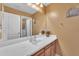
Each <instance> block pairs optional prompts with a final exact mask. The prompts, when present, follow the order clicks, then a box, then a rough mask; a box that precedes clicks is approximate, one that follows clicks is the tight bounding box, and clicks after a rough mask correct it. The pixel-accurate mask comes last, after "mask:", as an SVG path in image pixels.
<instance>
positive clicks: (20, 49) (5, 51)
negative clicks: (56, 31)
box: [0, 35, 57, 56]
mask: <svg viewBox="0 0 79 59" xmlns="http://www.w3.org/2000/svg"><path fill="white" fill-rule="evenodd" d="M36 39H38V41H39V42H37V43H35V44H34V43H31V42H30V40H25V41H22V42H19V43H17V44H12V45H8V46H4V47H0V56H30V55H32V54H34V53H35V52H37V51H39V50H40V49H42V48H43V47H45V46H46V45H48V44H49V43H51V42H53V41H55V40H56V39H57V37H56V35H51V36H50V37H43V36H42V37H40V36H38V37H36Z"/></svg>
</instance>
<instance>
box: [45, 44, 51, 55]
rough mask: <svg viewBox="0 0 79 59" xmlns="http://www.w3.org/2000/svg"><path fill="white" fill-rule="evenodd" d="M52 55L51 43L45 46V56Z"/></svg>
mask: <svg viewBox="0 0 79 59" xmlns="http://www.w3.org/2000/svg"><path fill="white" fill-rule="evenodd" d="M50 55H51V44H49V45H48V46H46V48H45V56H50Z"/></svg>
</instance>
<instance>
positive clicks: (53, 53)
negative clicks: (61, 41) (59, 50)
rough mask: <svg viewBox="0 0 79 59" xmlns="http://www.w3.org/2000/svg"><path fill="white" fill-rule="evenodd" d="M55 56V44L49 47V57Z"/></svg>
mask: <svg viewBox="0 0 79 59" xmlns="http://www.w3.org/2000/svg"><path fill="white" fill-rule="evenodd" d="M55 54H56V43H54V44H52V45H51V56H55Z"/></svg>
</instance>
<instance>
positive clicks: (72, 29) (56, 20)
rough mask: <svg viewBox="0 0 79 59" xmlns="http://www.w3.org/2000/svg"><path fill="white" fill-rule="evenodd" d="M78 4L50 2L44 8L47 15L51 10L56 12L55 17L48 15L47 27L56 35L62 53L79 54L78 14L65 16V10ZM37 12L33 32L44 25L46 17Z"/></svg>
mask: <svg viewBox="0 0 79 59" xmlns="http://www.w3.org/2000/svg"><path fill="white" fill-rule="evenodd" d="M78 5H79V4H51V5H49V6H48V7H47V8H46V11H47V14H48V15H49V13H51V12H56V14H57V17H54V16H51V17H49V19H48V28H49V29H50V31H51V33H52V34H56V35H57V36H58V39H59V44H60V47H61V49H62V53H63V55H79V47H78V45H79V16H76V17H71V18H68V17H66V12H67V10H68V9H69V8H74V7H79V6H78ZM38 14H39V13H37V14H35V18H36V20H37V22H36V25H35V26H34V28H35V31H34V33H35V32H37V33H38V32H39V31H40V30H41V29H42V28H43V27H44V21H45V18H46V17H45V18H44V17H43V15H42V14H41V15H38ZM40 16H41V17H40ZM38 23H39V24H38Z"/></svg>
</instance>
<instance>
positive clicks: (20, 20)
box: [0, 12, 32, 40]
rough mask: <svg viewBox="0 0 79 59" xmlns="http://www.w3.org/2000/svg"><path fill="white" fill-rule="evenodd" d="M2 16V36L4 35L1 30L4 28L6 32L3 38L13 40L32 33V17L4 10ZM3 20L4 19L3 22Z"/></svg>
mask: <svg viewBox="0 0 79 59" xmlns="http://www.w3.org/2000/svg"><path fill="white" fill-rule="evenodd" d="M2 17H3V19H0V38H1V36H2V35H1V30H3V34H4V35H3V39H2V40H12V39H18V38H22V37H27V36H31V35H32V18H31V17H27V16H21V15H16V14H13V13H7V12H4V13H3V16H2ZM1 20H3V21H2V22H1ZM2 23H3V25H2V26H1V24H2ZM2 27H3V28H2ZM1 28H2V29H1Z"/></svg>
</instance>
